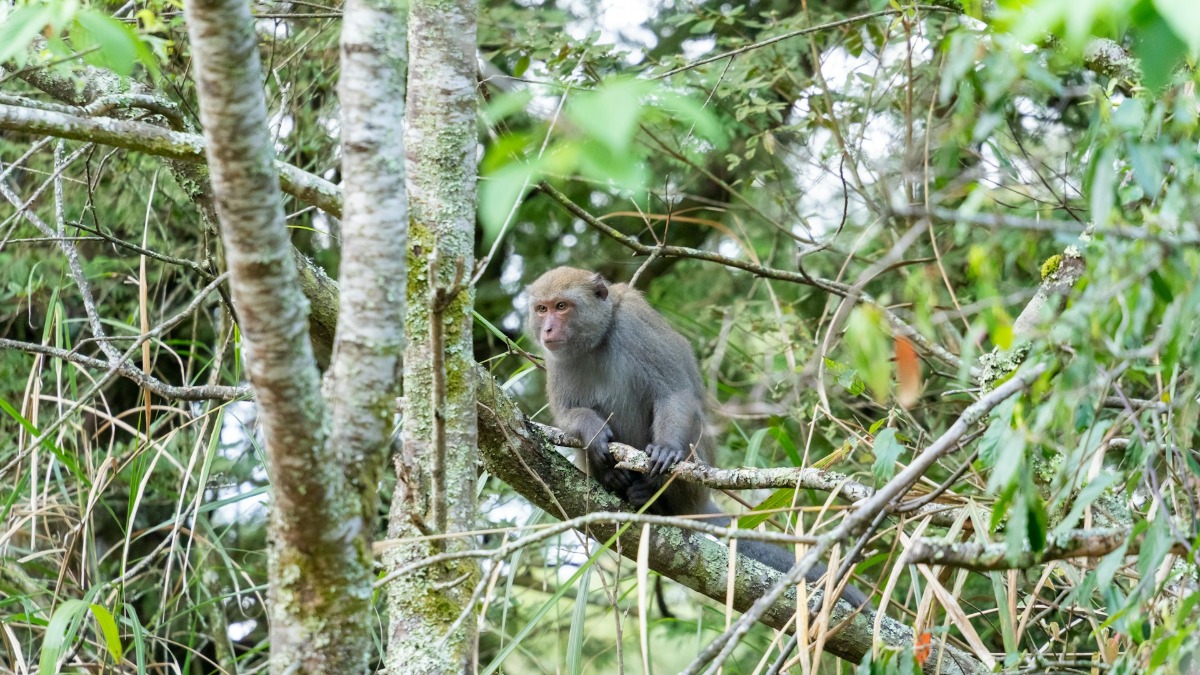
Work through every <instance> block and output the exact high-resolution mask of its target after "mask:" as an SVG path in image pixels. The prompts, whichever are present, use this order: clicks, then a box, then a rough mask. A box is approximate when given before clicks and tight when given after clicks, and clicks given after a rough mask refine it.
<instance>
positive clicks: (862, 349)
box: [845, 305, 892, 403]
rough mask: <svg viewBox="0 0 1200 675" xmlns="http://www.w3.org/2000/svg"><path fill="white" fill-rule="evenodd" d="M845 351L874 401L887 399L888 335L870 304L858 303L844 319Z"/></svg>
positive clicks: (889, 367) (889, 372)
mask: <svg viewBox="0 0 1200 675" xmlns="http://www.w3.org/2000/svg"><path fill="white" fill-rule="evenodd" d="M845 346H846V350H847V351H848V352H849V353H850V363H851V364H852V365H853V366H854V368H855V369H856V370H857V371H858V372H859V373H861V374H862V375H863V379H864V380H866V383H867V388H868V389H870V390H871V396H872V397H873V398H874V399H875V401H876V402H879V403H882V402H884V401H886V400H887V398H888V391H889V389H890V386H891V382H892V369H891V365H890V363H891V361H890V358H891V352H890V347H891V338H890V337H889V335H888V332H887V331H886V330H884V328H883V315H882V314H881V313H880V311H879V308H877V307H875V306H873V305H859V306H858V307H856V308H854V311H852V312H851V313H850V318H849V319H847V320H846V337H845Z"/></svg>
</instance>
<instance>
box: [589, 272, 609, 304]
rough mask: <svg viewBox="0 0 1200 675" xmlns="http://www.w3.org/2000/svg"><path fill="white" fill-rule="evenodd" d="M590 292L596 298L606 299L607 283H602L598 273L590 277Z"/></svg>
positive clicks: (602, 279)
mask: <svg viewBox="0 0 1200 675" xmlns="http://www.w3.org/2000/svg"><path fill="white" fill-rule="evenodd" d="M592 291H593V292H594V293H595V294H596V297H597V298H600V299H601V300H607V299H608V283H607V282H605V281H604V277H602V276H600V273H599V272H596V273H595V274H593V275H592Z"/></svg>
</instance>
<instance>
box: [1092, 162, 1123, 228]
mask: <svg viewBox="0 0 1200 675" xmlns="http://www.w3.org/2000/svg"><path fill="white" fill-rule="evenodd" d="M1115 161H1116V157H1115V154H1114V152H1113V150H1112V148H1105V149H1104V151H1103V152H1100V153H1098V154H1097V155H1096V158H1095V159H1094V160H1092V166H1091V167H1090V168H1091V181H1090V185H1089V187H1088V197H1089V205H1090V206H1091V210H1092V222H1094V223H1095V224H1096V229H1097V230H1103V229H1104V228H1105V227H1107V226H1108V220H1109V217H1110V216H1111V215H1112V208H1113V204H1114V203H1115V196H1116V188H1117V184H1116V183H1117V170H1116V168H1115V167H1114V166H1113V163H1114V162H1115Z"/></svg>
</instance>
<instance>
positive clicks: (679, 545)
mask: <svg viewBox="0 0 1200 675" xmlns="http://www.w3.org/2000/svg"><path fill="white" fill-rule="evenodd" d="M478 373H479V378H480V383H479V447H480V453H481V454H482V456H483V463H484V468H485V469H486V470H487V471H488V472H489V473H491V474H492V475H493V476H496V477H497V478H499V479H500V480H503V481H504V482H505V483H507V484H509V485H511V486H512V487H513V489H515V490H516V491H517V492H518V493H520V494H521V495H522V496H524V497H525V498H527V499H529V500H530V501H531V502H533V503H534V504H535V505H536V506H538V507H540V508H542V509H545V510H546V511H547V512H548V513H550V514H551V515H554V516H557V517H559V518H563V519H567V518H575V517H579V516H581V515H584V514H586V513H590V512H593V511H616V510H629V509H630V506H629V505H628V504H624V503H622V502H621V501H620V500H618V499H617V498H616V497H614V496H613V495H611V494H609V493H608V492H606V491H605V490H604V489H603V488H602V487H600V484H599V483H597V482H595V481H594V480H592V479H590V478H589V477H587V476H585V475H584V474H583V473H582V472H581V471H579V469H577V468H576V467H575V466H574V465H573V464H571V463H570V462H569V461H568V460H567V459H566V458H564V457H563V456H562V455H560V454H559V453H558V452H556V451H554V449H553V447H552V446H551V445H550V443H549V441H547V440H546V439H545V438H544V437H543V436H542V434H541V432H540V431H539V430H538V428H537V427H536V426H535V425H533V424H531V423H530V422H529V420H528V419H527V418H526V417H525V416H524V415H523V414H522V413H521V412H520V410H518V409H517V407H516V404H515V403H513V401H512V400H511V399H510V398H509V397H508V395H507V394H505V393H504V392H503V390H501V389H500V387H499V386H498V385H497V384H496V382H495V380H494V379H493V378H492V377H491V375H489V374H488V373H487V372H486V371H485V370H484V369H482V368H480V369H479V371H478ZM588 534H589V536H591V537H592V538H593V539H595V540H597V541H600V542H604V541H607V540H608V539H609V538H611V537H613V536H616V537H617V539H616V542H615V544H614V549H615V550H617V551H618V552H620V553H621V554H622V555H624V556H626V557H627V558H630V559H636V556H637V550H638V544H639V539H640V532H639V531H638V529H637V528H629V529H623V528H621V527H620V526H619V525H617V524H614V523H599V524H595V525H594V526H593V527H592V528H591V529H590V530H589V531H588ZM728 564H729V549H728V548H727V547H725V546H724V545H723V544H721V543H719V542H717V541H713V540H711V539H709V538H707V537H706V536H704V535H702V534H698V533H696V532H692V531H686V530H681V529H679V528H674V527H665V526H664V527H657V528H655V529H654V531H653V534H652V536H651V550H650V552H649V565H650V568H651V569H653V570H655V571H657V572H659V573H660V574H663V575H665V576H667V577H669V578H671V579H674V580H675V581H678V582H679V583H681V584H683V585H685V586H687V587H688V588H691V589H692V590H695V591H697V592H698V593H700V594H702V595H706V596H708V597H710V598H712V599H714V600H717V601H720V602H724V601H725V598H726V589H727V584H728V583H729V581H730V580H729V579H728V576H727V574H728V572H727V570H728V569H729V567H728ZM802 576H803V574H801V577H802ZM779 578H780V577H779V575H778V574H776V573H775V572H774V571H773V570H770V569H768V568H766V567H764V566H762V565H760V564H759V563H757V562H756V561H753V560H747V559H746V558H745V557H742V556H739V558H738V560H737V572H736V574H735V578H734V579H733V580H732V581H733V585H732V588H733V599H732V600H733V606H734V608H736V609H738V610H739V611H745V610H747V609H749V608H750V607H751V606H752V605H753V604H754V602H755V600H756V599H758V598H761V597H762V596H763V595H764V594H766V593H767V592H768V591H770V590H771V589H772V587H774V586H775V585H776V583H775V582H776V581H777V580H778V579H779ZM795 592H796V591H795V586H794V585H789V586H788V587H787V589H784V590H781V591H780V592H778V593H777V594H776V595H775V596H774V598H773V599H772V601H771V602H769V603H767V604H766V605H765V606H764V607H762V611H761V612H759V613H758V615H757V616H756V619H761V620H762V621H763V622H764V623H766V624H767V625H769V626H772V627H774V628H777V629H780V630H787V629H790V623H789V622H790V620H791V619H792V615H793V613H794V612H795V608H796V596H795ZM819 592H820V591H819V590H818V589H816V588H810V589H809V593H810V597H811V596H813V595H815V594H817V593H819ZM851 613H852V610H851V609H850V607H849V605H848V604H847V603H845V602H839V603H838V604H837V605H836V607H835V608H834V609H833V613H832V615H831V620H830V624H831V625H833V624H837V623H840V622H841V621H843V620H845V619H847V618H849V617H850V615H851ZM879 621H880V632H879V635H878V638H879V639H880V640H881V641H882V642H883V643H885V644H888V645H892V646H895V647H903V646H905V645H911V644H913V639H914V636H913V634H912V630H911V629H910V628H909V627H908V626H905V625H904V624H901V623H900V622H898V621H895V620H893V619H891V618H889V617H886V616H882V617H879ZM871 640H872V630H871V622H870V616H869V614H860V615H858V616H855V617H854V618H853V619H852V620H851V621H850V622H849V623H848V624H847V625H846V626H845V627H844V628H843V629H842V630H841V631H840V632H838V633H836V634H835V635H831V636H829V638H828V641H827V642H826V643H825V647H826V649H827V650H828V651H829V652H830V653H832V654H835V655H837V656H839V657H841V658H844V659H847V660H850V661H853V662H855V663H857V662H858V661H860V660H861V659H862V657H863V655H864V654H866V653H867V651H869V650H870V648H871ZM940 648H941V649H945V650H946V652H947V654H946V657H945V658H944V659H939V658H938V655H937V654H935V655H934V656H932V657H930V659H929V660H928V663H939V662H940V663H941V664H942V670H941V672H944V673H969V672H982V670H983V668H982V664H980V663H979V662H978V661H977V660H975V659H974V658H973V657H971V656H970V655H968V654H966V653H965V652H962V651H961V650H958V649H956V648H954V647H951V646H948V645H947V646H940ZM964 664H966V665H965V666H964Z"/></svg>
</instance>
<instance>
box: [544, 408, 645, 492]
mask: <svg viewBox="0 0 1200 675" xmlns="http://www.w3.org/2000/svg"><path fill="white" fill-rule="evenodd" d="M553 412H554V420H555V422H557V423H558V426H559V427H561V428H562V430H563V431H564V432H565V433H566V434H567V436H570V437H572V438H574V439H576V440H578V441H579V442H580V443H582V444H583V446H584V447H583V449H582V450H580V454H581V459H583V460H584V461H583V462H582V463H583V464H586V466H585V467H583V468H587V469H588V470H589V471H588V473H590V474H591V475H592V476H593V477H594V478H595V479H596V480H598V481H600V484H601V485H603V486H604V487H605V488H607V489H608V490H610V491H612V492H616V493H618V494H620V493H621V492H622V491H624V490H625V489H626V488H628V487H629V485H630V483H632V481H633V476H634V474H633V473H632V472H629V471H625V470H624V469H614V468H613V467H614V466H616V464H617V460H616V459H615V458H614V457H613V456H612V452H610V451H609V449H608V443H609V441H611V440H612V436H613V431H612V427H610V426H608V424H607V423H606V422H605V420H604V418H602V417H600V415H599V413H597V412H596V411H595V410H592V409H591V408H567V409H565V410H554V411H553Z"/></svg>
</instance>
